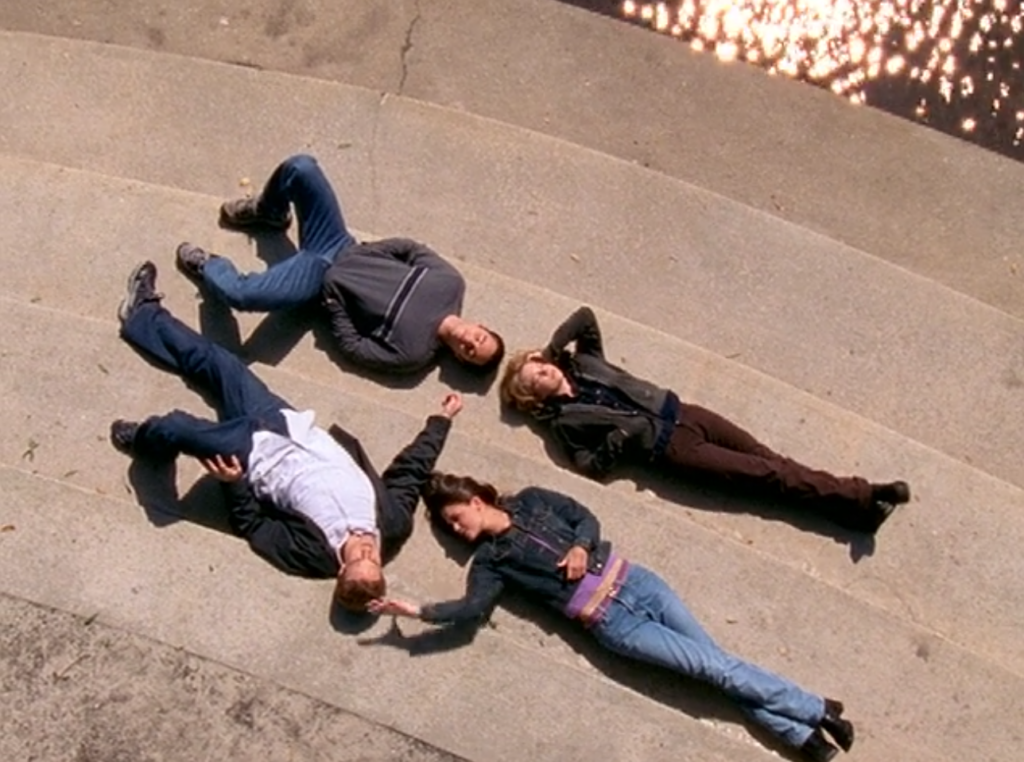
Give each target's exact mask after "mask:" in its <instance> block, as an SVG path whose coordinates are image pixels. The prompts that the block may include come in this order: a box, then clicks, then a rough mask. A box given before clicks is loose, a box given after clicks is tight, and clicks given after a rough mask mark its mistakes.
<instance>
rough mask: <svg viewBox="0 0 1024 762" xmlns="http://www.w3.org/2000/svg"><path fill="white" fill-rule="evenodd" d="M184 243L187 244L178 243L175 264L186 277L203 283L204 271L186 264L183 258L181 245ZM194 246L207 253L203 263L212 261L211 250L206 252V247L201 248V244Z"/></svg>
mask: <svg viewBox="0 0 1024 762" xmlns="http://www.w3.org/2000/svg"><path fill="white" fill-rule="evenodd" d="M184 245H185V243H180V244H178V248H176V249H175V250H174V264H175V266H177V268H178V272H180V273H181V274H182V275H184V276H185V277H186V278H188V279H189V280H191V281H194V282H195V283H199V284H202V283H203V271H202V270H201V269H200V270H193V269H192V267H191V266H189V265H187V264H185V260H184V259H182V258H181V247H182V246H184ZM189 245H190V246H191V245H192V244H189ZM194 248H196V249H199V250H200V251H203V252H204V253H205V254H206V260H205V261H204V262H203V265H205V264H206V263H207V262H209V261H210V256H211V255H210V253H209V252H206V251H205V250H204V249H201V248H200V247H199V246H195V247H194Z"/></svg>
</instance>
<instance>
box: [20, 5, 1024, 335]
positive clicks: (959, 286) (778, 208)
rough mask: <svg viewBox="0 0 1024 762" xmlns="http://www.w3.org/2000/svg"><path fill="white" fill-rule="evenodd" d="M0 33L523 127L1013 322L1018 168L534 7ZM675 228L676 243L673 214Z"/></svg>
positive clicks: (110, 18)
mask: <svg viewBox="0 0 1024 762" xmlns="http://www.w3.org/2000/svg"><path fill="white" fill-rule="evenodd" d="M0 28H5V29H12V30H23V31H34V32H41V33H45V34H52V35H58V36H67V37H78V38H82V39H91V40H98V41H101V42H116V43H119V44H123V45H132V46H137V47H143V48H148V49H151V50H155V51H163V52H174V53H180V54H183V55H189V56H199V57H205V58H211V59H214V60H218V61H225V62H234V63H241V64H243V65H250V66H259V67H263V68H266V69H272V70H280V71H288V72H292V73H297V74H304V75H308V76H313V77H319V78H326V79H333V80H337V81H341V82H348V83H351V84H356V85H362V86H365V87H368V88H371V89H373V90H377V91H381V92H398V93H403V94H405V95H408V96H411V97H414V98H418V99H421V100H424V101H430V102H434V103H438V104H441V105H445V106H450V107H452V108H456V109H462V110H465V111H468V112H471V113H474V114H480V115H482V116H487V117H491V118H494V119H497V120H499V121H502V122H506V123H509V124H516V125H520V126H523V127H527V128H529V129H532V130H536V131H538V132H542V133H545V134H548V135H553V136H557V137H561V138H564V139H566V140H570V141H572V142H574V143H578V144H580V145H583V146H589V147H591V148H595V149H597V150H599V151H602V152H604V153H607V154H610V155H613V156H618V157H621V158H623V159H626V160H629V161H632V162H636V163H637V164H639V165H642V166H647V167H651V168H652V169H656V170H658V171H660V172H664V173H666V174H668V175H671V176H672V177H677V178H681V179H684V180H686V181H687V182H690V183H693V184H694V185H697V186H699V187H701V188H706V189H708V190H711V191H714V192H716V193H720V194H722V195H724V196H727V197H729V198H732V199H735V200H737V201H740V202H742V203H744V204H749V205H751V206H753V207H756V208H758V209H761V210H763V211H765V212H767V213H768V214H771V215H773V216H777V217H780V218H782V219H786V220H790V221H792V222H795V223H797V224H799V225H801V226H805V227H807V228H809V229H812V230H817V231H820V232H822V233H824V234H826V235H828V236H830V237H832V238H835V239H836V240H839V241H843V242H846V243H848V244H850V245H852V246H854V247H856V248H859V249H862V250H864V251H868V252H870V253H872V254H874V255H876V256H879V257H882V258H883V259H886V260H888V261H890V262H892V263H894V264H897V265H899V266H901V267H905V268H907V269H910V270H912V271H914V272H916V273H919V274H921V275H924V276H925V277H928V278H931V279H934V280H936V281H938V282H940V283H944V284H945V285H947V286H949V287H951V288H954V289H956V290H959V291H962V292H963V293H966V294H969V295H971V296H972V297H974V298H976V299H979V300H981V301H983V302H987V303H989V304H991V305H993V306H996V307H998V308H999V309H1002V310H1005V311H1006V312H1009V313H1011V314H1013V315H1017V316H1018V317H1021V316H1024V260H1022V254H1021V248H1020V245H1019V242H1020V241H1021V240H1022V239H1024V219H1022V218H1021V216H1020V215H1019V214H1017V213H1016V204H1015V199H1017V198H1018V197H1019V195H1020V192H1021V188H1022V187H1024V166H1022V165H1020V164H1015V163H1013V162H1011V161H1008V160H1005V159H1002V158H1001V157H998V156H996V155H993V154H988V153H986V152H984V151H982V150H980V149H977V148H974V147H973V146H970V145H967V144H964V143H962V142H960V141H957V140H955V139H953V138H949V137H946V136H944V135H941V134H939V133H936V132H934V131H931V130H927V129H925V128H924V127H920V126H917V125H914V124H911V123H909V122H905V121H903V120H900V119H896V118H894V117H890V116H888V115H885V114H882V113H880V112H877V111H874V110H871V109H865V108H861V107H855V106H851V105H849V104H848V103H846V102H845V101H843V100H841V99H839V98H836V97H834V96H832V95H831V94H830V93H827V92H823V91H819V90H817V89H814V88H811V87H808V86H805V85H802V84H799V83H795V82H791V81H788V80H785V79H782V78H773V77H769V76H768V75H766V74H765V73H764V72H762V71H761V70H760V69H757V68H755V67H752V66H745V65H739V64H733V65H723V64H721V63H719V62H718V61H717V60H716V59H714V58H713V57H711V56H708V55H701V54H697V53H694V52H693V51H691V50H690V49H689V48H688V47H687V46H685V45H680V44H678V43H677V42H675V41H674V40H670V39H668V38H665V37H663V36H660V35H654V34H651V33H649V32H647V31H645V30H641V29H637V28H633V27H630V26H628V25H625V24H622V23H619V22H616V21H614V20H612V19H606V18H601V17H597V16H594V15H592V14H589V13H586V12H583V11H581V10H579V9H577V8H572V7H567V6H565V5H561V4H558V3H555V2H551V0H519V1H518V2H515V3H509V2H505V1H504V0H390V1H389V2H387V3H366V2H363V1H362V0H254V1H253V2H248V3H245V4H244V6H243V7H240V6H239V5H238V4H237V3H232V2H228V0H203V2H190V3H187V4H182V3H168V2H166V0H136V1H135V2H124V1H123V0H122V1H120V2H119V1H117V0H107V1H106V2H97V1H96V0H53V1H51V2H47V3H14V2H9V3H4V4H3V5H0ZM263 110H265V109H262V108H261V111H263ZM614 195H616V196H617V197H623V195H624V194H618V193H616V194H614ZM677 227H678V238H679V239H685V237H686V234H687V227H686V221H685V220H680V221H679V223H678V226H677ZM741 247H742V248H743V249H745V250H749V251H757V240H756V239H752V240H746V241H744V242H743V243H742V244H741Z"/></svg>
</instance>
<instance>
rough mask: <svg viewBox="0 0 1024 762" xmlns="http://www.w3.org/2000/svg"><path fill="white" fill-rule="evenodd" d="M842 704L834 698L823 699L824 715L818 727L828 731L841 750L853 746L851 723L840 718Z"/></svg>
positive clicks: (847, 749) (846, 749)
mask: <svg viewBox="0 0 1024 762" xmlns="http://www.w3.org/2000/svg"><path fill="white" fill-rule="evenodd" d="M842 714H843V704H842V702H841V701H835V700H834V699H825V716H824V717H822V718H821V722H820V723H819V725H818V726H819V727H820V728H822V729H824V730H825V731H827V732H828V734H829V735H830V736H832V738H833V740H834V741H835V742H836V743H837V744H839V748H841V749H842V750H843V751H849V750H850V747H852V746H853V723H852V722H850V721H849V720H844V719H843V718H842Z"/></svg>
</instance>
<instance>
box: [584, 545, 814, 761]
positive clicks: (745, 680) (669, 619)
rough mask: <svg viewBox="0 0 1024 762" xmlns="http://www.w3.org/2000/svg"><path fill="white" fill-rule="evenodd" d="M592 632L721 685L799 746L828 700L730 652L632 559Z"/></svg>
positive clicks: (617, 648) (633, 653) (622, 649)
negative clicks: (722, 647)
mask: <svg viewBox="0 0 1024 762" xmlns="http://www.w3.org/2000/svg"><path fill="white" fill-rule="evenodd" d="M592 632H593V633H594V635H595V636H596V637H597V640H598V642H600V643H601V645H603V646H604V647H605V648H607V649H609V650H611V651H614V652H616V653H618V654H622V655H623V656H628V657H630V658H633V659H638V660H640V661H644V662H649V663H651V664H657V665H659V666H661V667H667V668H668V669H671V670H674V671H676V672H680V673H682V674H684V675H686V676H687V677H692V678H694V679H695V680H702V681H703V682H706V683H710V684H711V685H714V686H716V687H717V688H720V689H721V690H722V691H723V692H724V693H725V694H726V695H728V696H730V697H731V698H733V699H735V700H736V701H737V702H739V704H740V707H741V708H742V709H743V710H744V711H745V712H746V713H747V714H749V715H750V716H751V717H752V718H753V719H754V720H755V721H756V722H757V723H758V724H760V725H763V726H764V727H765V728H767V729H768V730H770V731H771V732H772V733H774V734H775V735H777V736H779V737H780V738H782V739H783V740H784V741H785V742H786V743H788V744H790V745H792V746H795V747H799V746H801V745H803V743H804V742H805V741H806V740H807V737H808V736H810V734H811V733H812V732H813V730H814V728H815V727H817V725H818V723H819V722H820V721H821V718H822V717H823V716H824V714H825V701H824V699H823V698H821V697H820V696H815V695H814V694H813V693H808V692H807V691H805V690H803V689H802V688H800V687H798V686H797V685H795V684H793V683H791V682H790V681H789V680H786V679H785V678H782V677H779V676H778V675H775V674H773V673H771V672H768V671H767V670H764V669H761V668H760V667H757V666H755V665H753V664H749V663H748V662H745V661H742V660H740V659H737V658H736V657H735V656H732V655H731V654H728V653H726V652H725V651H723V650H722V649H721V648H719V646H718V645H717V644H716V643H715V641H713V640H712V639H711V636H710V635H708V634H707V633H706V632H704V629H703V628H702V627H701V626H700V624H698V623H697V620H696V619H694V618H693V615H692V614H691V613H690V612H689V611H688V610H687V608H686V606H684V605H683V602H682V601H680V600H679V597H678V596H677V595H676V594H675V593H674V592H673V591H672V589H671V588H670V587H669V586H668V585H667V584H665V582H664V580H662V579H661V577H659V576H658V575H657V574H654V573H653V572H650V571H648V570H647V569H645V568H643V567H642V566H636V565H632V566H631V567H630V569H629V572H628V573H627V575H626V581H625V582H624V583H623V585H622V588H621V589H620V590H619V591H618V593H616V596H615V598H614V599H613V600H612V603H611V605H610V606H609V608H608V611H607V612H606V613H605V615H604V617H603V618H602V619H601V620H600V621H599V622H598V623H597V624H596V625H594V627H593V629H592Z"/></svg>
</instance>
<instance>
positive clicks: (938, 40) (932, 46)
mask: <svg viewBox="0 0 1024 762" xmlns="http://www.w3.org/2000/svg"><path fill="white" fill-rule="evenodd" d="M621 14H622V16H624V17H625V18H626V19H629V20H632V21H634V22H636V23H640V24H643V25H645V26H648V27H650V28H652V29H654V30H656V31H659V32H663V33H665V34H669V35H672V36H674V37H678V38H680V39H682V40H685V41H687V42H688V43H689V44H690V45H691V46H692V47H693V48H695V49H697V50H703V51H707V52H709V53H712V54H714V55H715V56H717V57H718V58H720V59H721V60H723V61H733V60H739V61H747V62H750V63H754V64H757V65H758V66H761V67H763V68H765V69H767V70H768V71H769V72H770V73H772V74H781V75H785V76H787V77H792V78H794V79H800V80H803V81H806V82H811V83H813V84H817V85H819V86H821V87H824V88H827V89H829V90H831V91H832V92H834V93H836V94H837V95H839V96H842V97H844V98H846V99H848V100H849V101H850V102H852V103H857V104H861V103H864V104H867V105H871V106H877V107H879V108H883V109H886V110H888V111H892V112H894V113H897V114H900V115H902V116H906V117H909V118H911V119H915V120H917V121H920V122H923V123H925V124H929V125H931V126H933V127H936V128H938V129H941V130H944V131H946V132H950V133H953V134H957V135H959V136H961V137H964V138H966V139H968V140H973V141H975V142H979V143H981V144H983V145H987V146H988V147H990V148H993V149H995V150H998V151H1001V152H1003V153H1006V154H1008V155H1011V156H1015V157H1016V158H1024V149H1022V145H1021V144H1022V141H1024V74H1022V72H1021V65H1020V59H1021V58H1022V55H1024V39H1022V35H1021V31H1022V29H1024V12H1022V9H1021V0H1013V2H1011V0H984V2H972V1H971V0H960V1H959V2H953V1H952V0H938V1H936V2H926V0H868V1H862V0H681V1H677V2H672V3H644V2H636V0H625V2H623V3H622V4H621Z"/></svg>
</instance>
